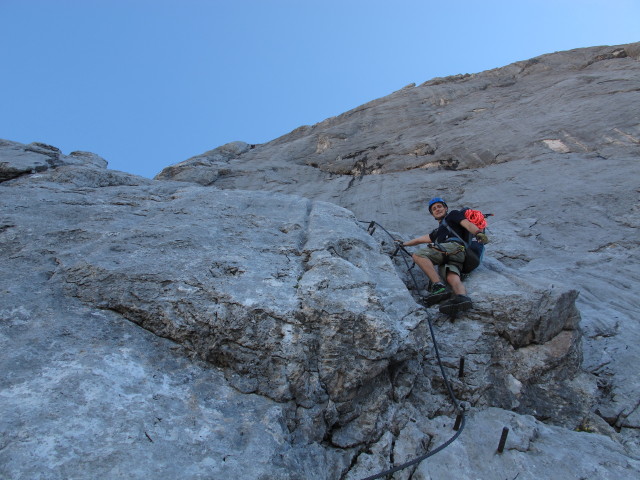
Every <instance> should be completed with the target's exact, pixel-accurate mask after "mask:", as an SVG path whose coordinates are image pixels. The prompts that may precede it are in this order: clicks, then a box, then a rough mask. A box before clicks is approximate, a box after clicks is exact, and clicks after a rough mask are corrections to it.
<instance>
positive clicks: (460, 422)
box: [360, 220, 465, 480]
mask: <svg viewBox="0 0 640 480" xmlns="http://www.w3.org/2000/svg"><path fill="white" fill-rule="evenodd" d="M360 223H368V224H369V227H368V228H367V232H368V233H369V235H373V232H375V230H376V226H378V227H380V228H381V229H382V230H383V231H384V232H385V233H386V234H387V235H389V237H390V238H391V239H392V240H393V241H394V242H395V238H394V237H393V235H391V234H390V233H389V232H388V231H387V230H386V229H385V228H384V227H383V226H382V225H380V224H379V223H378V222H376V221H375V220H373V221H370V222H363V221H360ZM398 252H402V254H403V255H402V259H403V260H404V262H405V265H406V266H407V268H408V270H409V274H410V275H411V279H412V280H413V283H414V285H415V287H416V291H417V290H418V282H417V281H416V279H415V277H414V276H413V272H412V271H411V269H412V268H413V265H412V266H409V262H408V261H407V257H409V258H411V254H410V253H409V252H408V251H407V250H406V249H405V248H404V247H403V246H402V244H401V243H398V242H396V248H395V250H394V252H393V255H392V257H394V256H396V255H397V254H398ZM426 312H427V324H428V325H429V332H430V333H431V340H432V341H433V350H434V352H435V354H436V359H437V361H438V366H439V367H440V373H441V374H442V379H443V380H444V384H445V386H446V387H447V391H448V393H449V398H450V399H451V403H452V404H453V407H454V409H455V411H456V413H457V417H456V422H455V426H454V430H456V433H455V434H454V435H453V436H452V437H451V438H450V439H449V440H447V441H446V442H444V443H443V444H442V445H440V446H438V447H437V448H434V449H433V450H431V451H430V452H427V453H425V454H424V455H421V456H419V457H417V458H414V459H413V460H411V461H408V462H406V463H403V464H401V465H398V466H396V467H393V468H390V469H389V470H385V471H384V472H380V473H377V474H375V475H372V476H369V477H366V478H363V479H362V480H374V479H376V478H382V477H385V476H387V475H391V474H392V473H395V472H397V471H399V470H403V469H405V468H407V467H411V466H412V465H416V464H418V463H420V462H422V461H423V460H425V459H427V458H429V457H431V456H432V455H435V454H436V453H438V452H440V451H442V450H444V449H445V448H447V447H448V446H449V445H451V444H452V443H453V442H454V441H455V440H456V439H457V438H458V437H459V436H460V434H461V433H462V431H463V430H464V426H465V416H464V408H463V407H462V406H461V405H460V404H459V403H458V400H457V399H456V397H455V395H454V393H453V389H452V388H451V384H450V383H449V379H448V377H447V374H446V372H445V370H444V366H443V364H442V359H441V358H440V351H439V349H438V342H437V341H436V336H435V333H434V331H433V323H432V321H431V320H432V319H431V313H430V312H429V310H426Z"/></svg>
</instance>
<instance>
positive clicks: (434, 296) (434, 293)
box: [424, 282, 451, 307]
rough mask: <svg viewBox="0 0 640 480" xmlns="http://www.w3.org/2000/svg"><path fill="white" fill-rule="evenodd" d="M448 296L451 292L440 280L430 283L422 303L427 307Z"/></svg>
mask: <svg viewBox="0 0 640 480" xmlns="http://www.w3.org/2000/svg"><path fill="white" fill-rule="evenodd" d="M449 296H451V292H450V291H449V290H448V289H447V287H446V286H445V284H444V283H442V282H436V283H434V284H433V285H431V288H430V289H429V295H427V296H426V298H425V299H424V304H425V305H426V306H427V307H430V306H431V305H435V304H436V303H438V302H441V301H443V300H446V299H447V298H449Z"/></svg>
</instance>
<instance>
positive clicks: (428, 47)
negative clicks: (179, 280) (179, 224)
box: [0, 0, 640, 177]
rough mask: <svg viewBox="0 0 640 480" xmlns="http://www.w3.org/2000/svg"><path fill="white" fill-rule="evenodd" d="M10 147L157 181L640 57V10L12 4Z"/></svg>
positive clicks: (351, 3)
mask: <svg viewBox="0 0 640 480" xmlns="http://www.w3.org/2000/svg"><path fill="white" fill-rule="evenodd" d="M0 25H1V28H0V59H1V65H2V66H1V67H0V96H1V103H0V105H1V106H0V138H4V139H8V140H13V141H17V142H22V143H30V142H36V141H37V142H44V143H48V144H50V145H54V146H56V147H58V148H60V149H61V150H62V151H63V153H65V154H69V153H70V152H72V151H75V150H84V151H90V152H94V153H97V154H99V155H101V156H102V157H104V158H105V159H106V160H107V161H108V162H109V168H112V169H116V170H123V171H126V172H129V173H134V174H137V175H142V176H145V177H153V176H154V175H156V174H157V173H159V172H160V171H161V170H162V169H163V168H164V167H167V166H169V165H172V164H175V163H178V162H180V161H182V160H186V159H187V158H189V157H191V156H193V155H197V154H200V153H202V152H204V151H206V150H210V149H213V148H215V147H217V146H220V145H223V144H225V143H228V142H231V141H235V140H242V141H245V142H247V143H264V142H267V141H269V140H273V139H274V138H277V137H279V136H281V135H284V134H286V133H288V132H290V131H291V130H293V129H295V128H297V127H299V126H301V125H312V124H314V123H317V122H320V121H322V120H324V119H325V118H328V117H331V116H334V115H339V114H341V113H343V112H345V111H347V110H350V109H352V108H354V107H357V106H358V105H361V104H363V103H365V102H368V101H370V100H373V99H376V98H379V97H382V96H385V95H387V94H389V93H391V92H393V91H395V90H398V89H399V88H402V87H404V86H405V85H407V84H409V83H413V82H415V83H417V84H420V83H423V82H425V81H427V80H429V79H431V78H434V77H440V76H446V75H455V74H458V73H477V72H480V71H483V70H487V69H491V68H496V67H501V66H504V65H507V64H509V63H512V62H515V61H518V60H526V59H528V58H532V57H535V56H538V55H542V54H545V53H551V52H554V51H560V50H569V49H573V48H580V47H590V46H596V45H618V44H623V43H631V42H638V41H640V0H604V1H600V0H548V1H547V0H538V1H528V0H518V1H516V0H500V1H499V0H493V1H492V0H484V1H480V0H477V1H472V0H458V1H450V0H443V1H437V0H433V1H432V0H422V1H419V0H406V1H404V0H393V1H392V0H386V1H382V0H338V1H334V0H322V1H315V0H313V1H311V0H309V1H304V0H297V1H294V0H262V1H259V0H228V1H214V0H209V1H204V0H175V1H168V0H0Z"/></svg>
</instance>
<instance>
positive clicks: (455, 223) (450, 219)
mask: <svg viewBox="0 0 640 480" xmlns="http://www.w3.org/2000/svg"><path fill="white" fill-rule="evenodd" d="M465 218H466V217H465V216H464V213H462V212H461V211H460V210H451V211H450V212H449V213H448V214H447V216H446V217H444V220H445V221H446V222H447V225H449V226H450V227H451V229H452V230H453V231H454V232H456V235H458V237H460V238H461V239H463V240H464V241H465V242H470V241H471V233H469V231H468V230H467V229H466V228H464V227H463V226H461V225H460V222H461V221H462V220H464V219H465ZM429 238H431V241H432V242H434V243H445V242H454V241H457V242H460V240H458V239H457V238H456V237H455V235H453V234H452V233H451V232H450V231H449V229H448V228H447V227H446V226H445V225H443V222H442V221H440V226H439V227H438V228H436V229H434V230H433V231H432V232H431V233H430V234H429Z"/></svg>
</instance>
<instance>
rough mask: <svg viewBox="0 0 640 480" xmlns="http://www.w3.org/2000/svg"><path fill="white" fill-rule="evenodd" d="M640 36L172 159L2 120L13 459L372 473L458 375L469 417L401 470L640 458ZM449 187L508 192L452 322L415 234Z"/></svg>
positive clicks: (133, 473) (608, 470) (471, 473)
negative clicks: (123, 160) (132, 166)
mask: <svg viewBox="0 0 640 480" xmlns="http://www.w3.org/2000/svg"><path fill="white" fill-rule="evenodd" d="M638 52H640V47H638V44H633V45H624V46H619V47H596V48H592V49H581V50H576V51H571V52H559V53H556V54H552V55H546V56H542V57H539V58H537V59H532V60H530V61H526V62H518V63H516V64H514V65H510V66H507V67H503V68H500V69H496V70H492V71H489V72H483V73H480V74H475V75H464V76H456V77H450V78H445V79H434V80H432V81H429V82H426V83H425V84H423V85H420V86H417V87H416V86H409V87H407V88H404V89H402V90H400V91H398V92H396V93H394V94H392V95H390V96H388V97H385V98H382V99H379V100H375V101H373V102H370V103H369V104H367V105H364V106H362V107H360V108H357V109H354V110H353V111H351V112H347V113H345V114H344V115H341V116H339V117H335V118H332V119H328V120H326V121H324V122H322V123H320V124H318V125H314V126H312V127H301V128H299V129H297V130H295V131H293V132H291V133H290V134H289V135H285V136H284V137H281V138H279V139H276V140H274V141H273V142H270V143H268V144H264V145H257V146H256V145H248V144H245V143H243V142H233V143H231V144H227V145H224V146H222V147H219V148H216V149H214V150H211V151H209V152H206V153H204V154H203V155H200V156H198V157H194V158H192V159H188V160H186V161H184V162H181V163H179V164H177V165H175V166H173V167H168V168H167V169H165V170H164V171H163V172H162V173H161V174H159V175H158V177H157V179H156V180H148V179H144V178H140V177H137V176H134V175H129V174H126V173H124V172H115V171H111V170H108V169H106V168H105V167H106V162H105V161H104V160H103V159H101V158H100V157H98V156H97V155H95V154H90V153H85V152H74V153H72V154H70V155H68V156H65V155H62V154H61V153H60V151H59V150H58V149H56V148H55V147H51V146H46V145H42V144H31V145H22V144H18V143H16V142H10V141H2V142H1V143H0V205H1V206H0V247H1V249H0V252H1V253H0V258H1V259H2V261H1V262H0V292H2V298H3V302H2V304H1V305H0V347H1V348H2V354H0V368H1V369H2V371H3V372H7V373H6V374H5V375H3V376H1V377H0V408H1V409H2V411H3V412H8V413H7V414H6V415H3V416H1V419H0V477H3V478H4V477H6V478H34V477H38V476H40V477H43V474H42V472H49V473H48V475H49V476H48V477H46V478H69V477H74V478H82V477H86V476H88V475H91V476H99V477H100V478H121V477H122V476H125V475H126V476H127V477H130V478H148V477H149V474H150V472H151V475H153V476H154V477H155V478H167V479H168V478H177V477H180V478H194V479H195V478H232V477H238V478H278V479H303V478H304V479H307V478H314V479H340V478H345V479H346V478H348V479H361V478H364V477H366V476H369V475H373V474H376V473H378V472H381V471H383V470H385V469H387V468H389V467H390V466H394V465H398V464H399V463H402V462H405V461H408V460H411V459H413V458H415V457H417V456H419V455H422V454H423V453H426V452H427V451H433V450H434V449H435V448H437V447H438V446H439V445H442V444H443V443H444V442H445V441H446V440H447V439H448V438H450V437H451V436H452V435H453V434H454V432H453V430H452V427H453V423H454V420H455V413H456V411H455V409H454V408H453V405H452V400H451V398H450V396H449V388H448V387H447V384H446V383H445V381H444V378H443V374H444V375H446V377H447V379H448V382H449V385H450V387H451V392H452V393H453V394H454V395H455V397H456V399H457V400H458V401H459V402H461V405H462V406H463V407H464V408H465V409H466V411H467V416H466V426H465V429H464V430H463V432H462V434H461V435H460V437H458V439H457V440H456V441H455V442H453V443H452V444H451V445H450V446H448V447H447V448H446V449H444V450H443V451H441V452H440V453H438V454H437V455H435V456H433V457H430V459H429V460H428V461H426V462H422V463H420V464H417V465H413V466H412V467H410V468H408V469H405V470H402V471H401V472H398V473H396V474H394V478H410V477H411V478H440V477H443V476H445V477H446V476H451V477H456V478H463V479H467V478H468V479H475V478H478V477H482V478H503V477H504V478H514V477H516V476H518V478H558V479H560V478H563V479H564V478H575V479H578V478H584V477H585V476H589V475H594V474H595V475H596V476H597V477H599V478H616V479H618V478H636V477H637V475H638V472H639V471H640V465H639V464H638V457H637V446H638V443H639V442H638V437H637V427H638V420H639V418H640V417H639V416H638V409H637V405H638V398H639V391H640V387H639V385H638V382H637V375H636V372H635V368H634V366H635V363H637V362H636V359H637V358H638V355H639V354H640V351H639V349H640V346H639V345H640V342H639V341H637V340H640V331H639V329H638V326H637V322H636V321H635V320H636V319H635V317H634V312H637V311H638V310H639V304H638V300H637V296H636V295H635V294H634V292H635V290H636V289H635V288H634V287H635V286H638V284H640V273H639V272H638V271H637V268H635V264H634V263H633V261H632V259H633V258H634V257H637V253H638V241H637V239H636V240H634V239H635V238H636V237H637V229H638V228H639V227H640V221H639V219H640V217H639V216H638V212H639V208H638V193H639V192H638V187H637V178H639V177H640V170H639V166H638V162H637V154H638V148H639V147H638V144H639V142H638V138H640V130H639V129H640V124H638V120H637V114H636V113H635V112H637V111H638V108H637V107H638V100H637V98H638V97H637V92H638V87H637V81H636V80H635V79H637V78H638V73H639V67H638V65H639V62H638V59H639V58H640V55H639V53H638ZM596 112H597V115H596V114H595V113H596ZM159 180H162V181H159ZM176 180H179V181H176ZM436 195H437V196H444V197H445V198H446V199H447V202H448V203H449V205H450V206H451V208H456V207H462V206H472V207H476V208H480V209H481V210H483V211H484V212H485V213H493V214H494V216H493V217H490V218H489V222H490V227H489V230H488V234H489V237H490V239H491V242H490V243H489V245H488V246H487V254H486V258H485V261H484V263H483V265H482V266H481V267H479V268H478V269H477V270H476V271H475V272H473V273H472V274H471V276H469V278H468V279H466V280H465V285H466V286H467V289H468V291H469V295H470V296H471V298H472V299H473V301H474V308H473V309H472V310H470V311H469V312H467V313H465V314H463V315H459V316H458V317H457V318H455V320H453V321H452V319H450V318H448V317H446V316H443V315H441V314H439V313H438V311H437V308H424V307H423V306H422V305H421V299H420V293H421V292H422V291H423V290H424V288H425V287H426V282H425V276H424V275H422V274H421V272H419V271H418V269H417V268H416V267H415V266H414V267H412V265H411V260H410V259H409V258H407V257H405V256H404V254H402V253H399V254H397V255H396V256H392V255H391V254H392V253H393V252H394V250H395V245H394V242H393V239H394V238H403V239H409V238H413V237H415V236H418V235H423V234H425V233H428V232H429V231H430V230H431V229H432V228H434V227H435V226H436V225H435V222H434V221H433V220H432V219H430V218H429V217H428V213H427V212H426V202H427V200H428V199H429V198H430V197H432V196H436ZM371 220H376V221H377V222H379V223H378V225H377V228H376V230H375V232H374V231H372V230H371V229H369V230H367V226H368V225H369V222H370V221H371ZM381 226H382V228H381ZM431 329H433V336H432V334H431V332H432V330H431ZM434 342H437V345H438V353H439V356H440V359H441V361H442V366H441V365H440V363H439V361H438V356H437V355H436V349H435V345H436V343H434ZM463 360H464V363H463V362H462V361H463ZM463 365H464V368H462V366H463ZM542 422H544V423H542ZM505 426H506V427H509V428H510V430H511V433H510V434H509V438H508V440H507V444H506V447H505V451H504V452H503V453H502V454H496V452H495V450H496V448H497V443H498V440H499V437H500V431H501V429H502V428H503V427H505ZM567 459H569V462H567ZM523 475H524V477H522V476H523Z"/></svg>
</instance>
